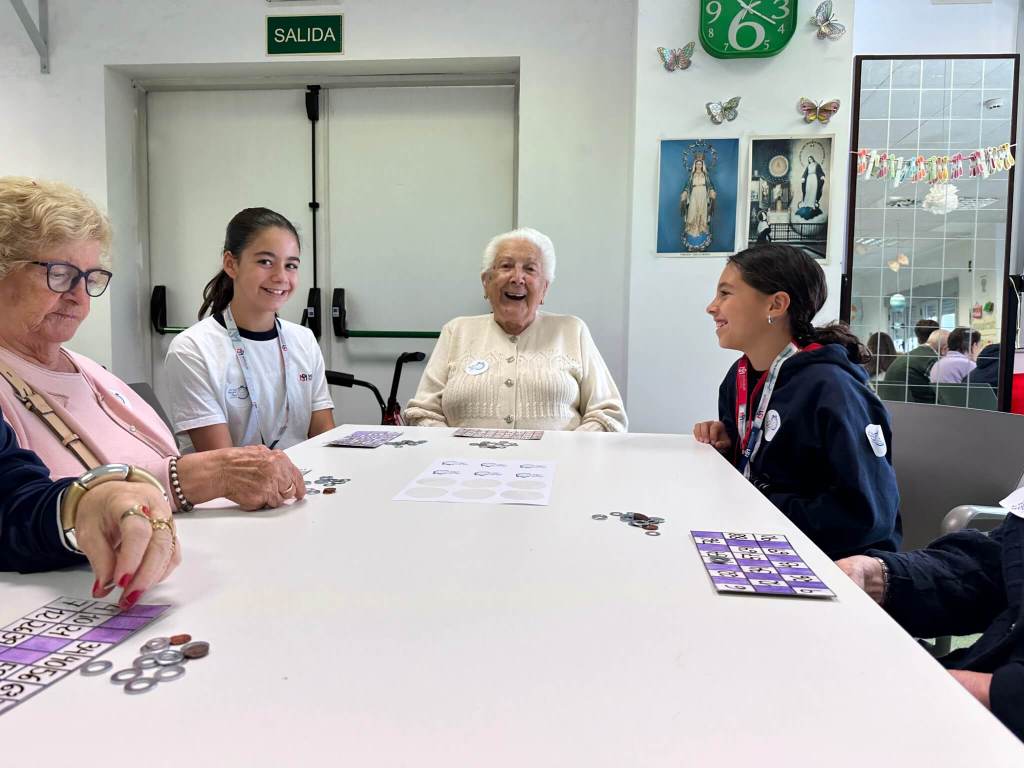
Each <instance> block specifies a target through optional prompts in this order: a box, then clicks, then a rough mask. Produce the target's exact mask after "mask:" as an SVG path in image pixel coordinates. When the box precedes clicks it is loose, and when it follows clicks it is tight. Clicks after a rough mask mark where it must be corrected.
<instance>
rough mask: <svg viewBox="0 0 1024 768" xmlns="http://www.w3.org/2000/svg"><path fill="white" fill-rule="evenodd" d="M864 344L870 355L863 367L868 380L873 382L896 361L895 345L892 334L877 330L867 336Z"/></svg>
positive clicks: (883, 375)
mask: <svg viewBox="0 0 1024 768" xmlns="http://www.w3.org/2000/svg"><path fill="white" fill-rule="evenodd" d="M866 346H867V348H868V354H870V355H871V357H870V358H869V359H868V361H867V362H866V363H865V364H864V369H865V370H866V371H867V372H868V382H869V383H875V382H877V381H881V380H882V379H883V378H884V377H885V373H886V371H887V370H888V369H889V368H890V366H892V364H893V363H894V362H895V361H896V345H895V344H894V343H893V341H892V336H890V335H889V334H888V333H882V332H881V331H879V332H878V333H872V334H871V335H870V336H868V343H867V345H866Z"/></svg>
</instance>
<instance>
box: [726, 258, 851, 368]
mask: <svg viewBox="0 0 1024 768" xmlns="http://www.w3.org/2000/svg"><path fill="white" fill-rule="evenodd" d="M728 263H729V264H732V265H733V266H734V267H736V269H738V270H739V272H740V275H742V277H743V281H744V282H745V283H746V284H747V285H749V286H750V287H751V288H753V289H755V290H757V291H760V292H761V293H765V294H773V293H779V292H782V293H785V294H787V295H788V296H789V310H788V311H787V317H788V319H789V329H790V333H792V335H793V340H794V341H795V342H796V343H797V345H798V346H801V347H803V346H806V345H808V344H812V343H817V344H839V345H840V346H841V347H843V348H844V349H845V350H846V354H847V355H848V356H849V357H850V359H851V360H852V361H853V362H855V363H864V362H866V361H867V360H868V359H869V357H870V355H869V354H868V352H867V350H866V349H865V348H864V346H863V345H862V344H861V343H860V339H858V338H857V337H856V336H855V335H854V334H853V333H851V332H850V328H849V326H847V325H846V323H842V322H832V323H829V324H828V325H824V326H821V327H815V326H814V324H813V320H814V316H815V315H816V314H818V312H819V311H820V310H821V308H822V307H823V306H824V305H825V300H826V299H827V298H828V286H827V285H826V283H825V272H824V271H823V270H822V268H821V265H819V264H818V262H817V261H815V260H814V259H813V258H811V257H810V256H808V255H807V253H805V252H804V251H802V250H800V249H799V248H794V247H793V246H791V245H785V244H783V243H766V244H759V245H755V246H753V247H751V248H747V249H746V250H743V251H740V252H739V253H735V254H733V255H732V256H730V257H729V260H728Z"/></svg>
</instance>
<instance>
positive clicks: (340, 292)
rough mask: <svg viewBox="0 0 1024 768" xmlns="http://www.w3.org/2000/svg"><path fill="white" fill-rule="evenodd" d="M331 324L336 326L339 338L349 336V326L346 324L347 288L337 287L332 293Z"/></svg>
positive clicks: (335, 329)
mask: <svg viewBox="0 0 1024 768" xmlns="http://www.w3.org/2000/svg"><path fill="white" fill-rule="evenodd" d="M331 325H333V326H334V335H335V336H337V337H338V338H339V339H347V338H348V328H347V326H346V325H345V289H344V288H335V289H334V292H333V293H332V294H331Z"/></svg>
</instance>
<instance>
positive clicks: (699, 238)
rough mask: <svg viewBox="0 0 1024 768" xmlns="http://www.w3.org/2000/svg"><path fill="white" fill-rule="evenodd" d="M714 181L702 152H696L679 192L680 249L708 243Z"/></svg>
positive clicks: (703, 246)
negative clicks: (681, 220)
mask: <svg viewBox="0 0 1024 768" xmlns="http://www.w3.org/2000/svg"><path fill="white" fill-rule="evenodd" d="M716 197H718V193H717V192H715V184H714V182H712V181H711V177H710V176H709V175H708V171H707V167H706V163H705V159H704V155H703V154H698V155H697V156H696V157H695V158H694V160H693V165H692V166H691V167H690V175H689V178H688V179H687V181H686V186H685V187H683V194H681V195H680V196H679V215H680V216H681V217H682V219H683V227H682V234H681V236H680V237H681V240H682V246H683V250H684V251H690V252H693V251H706V250H707V249H708V246H709V245H711V219H712V218H713V217H714V215H715V198H716Z"/></svg>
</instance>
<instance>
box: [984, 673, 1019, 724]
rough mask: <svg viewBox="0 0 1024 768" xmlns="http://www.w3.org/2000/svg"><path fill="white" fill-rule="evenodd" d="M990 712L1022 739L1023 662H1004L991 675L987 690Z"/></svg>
mask: <svg viewBox="0 0 1024 768" xmlns="http://www.w3.org/2000/svg"><path fill="white" fill-rule="evenodd" d="M988 696H989V703H990V704H991V706H992V714H993V715H995V716H996V717H998V718H999V720H1000V721H1001V722H1002V724H1003V725H1005V726H1006V727H1007V728H1009V729H1010V730H1011V731H1013V733H1014V734H1015V735H1016V736H1017V738H1018V739H1021V740H1022V741H1024V664H1021V663H1020V662H1014V663H1011V664H1005V665H1003V666H1002V667H1000V668H999V669H997V670H996V671H995V673H994V674H993V675H992V685H991V687H990V688H989V690H988Z"/></svg>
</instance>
